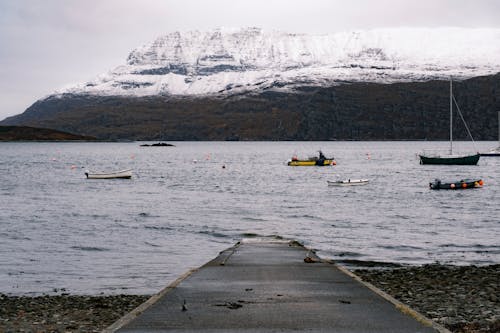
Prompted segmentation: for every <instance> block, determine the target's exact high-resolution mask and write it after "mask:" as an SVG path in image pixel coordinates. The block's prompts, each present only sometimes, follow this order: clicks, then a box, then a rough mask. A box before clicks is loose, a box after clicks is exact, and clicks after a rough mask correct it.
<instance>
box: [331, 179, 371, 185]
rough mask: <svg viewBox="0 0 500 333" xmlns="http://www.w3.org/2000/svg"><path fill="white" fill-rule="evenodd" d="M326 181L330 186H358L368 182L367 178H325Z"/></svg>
mask: <svg viewBox="0 0 500 333" xmlns="http://www.w3.org/2000/svg"><path fill="white" fill-rule="evenodd" d="M327 182H328V185H330V186H359V185H366V184H368V179H347V180H337V181H331V180H327Z"/></svg>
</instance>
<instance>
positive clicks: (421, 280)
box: [0, 265, 500, 333]
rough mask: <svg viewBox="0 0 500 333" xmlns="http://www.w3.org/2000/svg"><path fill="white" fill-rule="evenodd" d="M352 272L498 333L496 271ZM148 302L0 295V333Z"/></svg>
mask: <svg viewBox="0 0 500 333" xmlns="http://www.w3.org/2000/svg"><path fill="white" fill-rule="evenodd" d="M354 272H355V273H356V274H357V275H359V276H360V277H362V278H363V280H365V281H368V282H370V283H372V284H373V285H375V286H377V287H378V288H380V289H382V290H384V291H385V292H387V293H388V294H389V295H391V296H393V297H395V298H396V299H398V300H399V301H401V302H403V303H405V304H407V305H409V306H410V307H411V308H413V309H415V310H417V311H419V312H420V313H422V314H423V315H425V316H427V317H429V318H432V319H434V320H435V321H437V322H439V323H440V324H442V325H444V326H445V327H447V328H448V329H450V330H451V331H452V332H457V333H465V332H481V333H483V332H488V333H493V332H500V296H499V295H500V287H499V284H500V265H492V266H486V267H475V266H467V267H457V266H443V265H425V266H422V267H400V268H383V269H370V270H367V269H364V270H359V269H358V270H355V271H354ZM148 298H149V296H148V295H113V296H76V295H67V294H63V295H55V296H38V297H16V296H7V295H2V294H0V332H6V333H8V332H82V333H83V332H100V331H101V330H102V329H104V328H105V327H107V326H109V325H110V324H111V323H113V322H114V321H115V320H117V319H118V318H120V317H121V316H123V315H124V314H125V313H127V312H129V311H130V310H132V309H133V308H135V307H137V306H138V305H139V304H141V303H143V302H144V301H146V300H147V299H148Z"/></svg>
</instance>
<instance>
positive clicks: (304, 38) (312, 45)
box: [58, 28, 500, 96]
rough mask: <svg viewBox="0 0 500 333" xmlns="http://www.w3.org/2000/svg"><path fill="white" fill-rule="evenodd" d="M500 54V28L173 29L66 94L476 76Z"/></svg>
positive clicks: (199, 91) (499, 65) (494, 67)
mask: <svg viewBox="0 0 500 333" xmlns="http://www.w3.org/2000/svg"><path fill="white" fill-rule="evenodd" d="M498 54H500V29H465V28H437V29H424V28H399V29H376V30H366V31H354V32H342V33H336V34H325V35H307V34H295V33H286V32H280V31H272V32H265V31H263V30H261V29H259V28H246V29H216V30H213V31H208V32H199V31H190V32H185V33H180V32H173V33H170V34H167V35H164V36H161V37H159V38H157V39H156V40H155V41H154V42H152V43H151V44H148V45H144V46H141V47H139V48H137V49H135V50H133V51H132V52H131V53H130V54H129V56H128V59H127V63H126V64H125V65H122V66H119V67H117V68H115V69H114V70H112V71H110V72H109V73H107V74H105V75H101V76H99V77H98V78H96V79H95V80H93V81H92V82H88V83H85V84H80V85H77V86H75V87H72V88H69V89H64V90H62V91H59V92H58V93H59V94H62V93H76V94H97V95H137V96H144V95H157V94H171V95H205V94H219V93H234V92H241V91H254V90H255V91H260V90H262V89H280V90H286V89H293V87H295V86H300V85H320V86H321V85H334V84H338V83H339V82H344V81H357V82H359V81H366V82H381V83H389V82H398V81H423V80H429V79H436V78H445V77H449V76H450V75H452V76H454V77H458V78H468V77H473V76H479V75H487V74H494V73H497V72H500V61H498V60H497V56H498Z"/></svg>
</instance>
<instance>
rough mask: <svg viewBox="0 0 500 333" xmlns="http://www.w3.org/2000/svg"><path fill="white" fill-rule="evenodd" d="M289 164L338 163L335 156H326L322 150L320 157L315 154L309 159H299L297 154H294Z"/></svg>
mask: <svg viewBox="0 0 500 333" xmlns="http://www.w3.org/2000/svg"><path fill="white" fill-rule="evenodd" d="M287 164H288V165H289V166H327V165H336V164H337V163H336V162H335V159H334V158H333V157H325V155H323V153H322V152H321V150H320V151H319V157H316V156H314V157H309V158H308V159H299V158H298V157H297V156H293V157H292V159H291V160H289V161H288V163H287Z"/></svg>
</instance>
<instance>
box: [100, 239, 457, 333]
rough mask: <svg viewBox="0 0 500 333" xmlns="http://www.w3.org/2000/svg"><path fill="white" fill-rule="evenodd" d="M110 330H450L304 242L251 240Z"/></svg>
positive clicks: (187, 277)
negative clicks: (336, 263)
mask: <svg viewBox="0 0 500 333" xmlns="http://www.w3.org/2000/svg"><path fill="white" fill-rule="evenodd" d="M104 332H120V333H122V332H123V333H125V332H449V331H447V330H446V329H444V328H443V327H441V326H439V325H437V324H435V323H434V322H432V321H430V320H429V319H427V318H425V317H423V316H422V315H420V314H418V313H416V312H415V311H413V310H411V309H409V308H408V307H406V306H404V305H403V304H401V303H399V302H398V301H396V300H394V299H393V298H391V297H390V296H388V295H386V294H384V293H383V292H381V291H380V290H378V289H376V288H375V287H373V286H371V285H369V284H367V283H364V282H362V281H360V279H359V278H357V277H356V276H355V275H353V274H352V273H350V272H348V271H347V270H345V269H343V268H341V267H338V266H337V265H335V264H332V263H330V262H328V261H325V260H321V259H320V258H318V257H317V256H316V255H315V254H314V253H313V251H311V250H308V249H307V248H305V247H303V246H302V245H300V244H299V243H297V242H294V241H285V240H279V239H277V240H274V239H273V240H262V239H258V240H255V239H254V240H248V241H242V242H240V243H237V244H236V245H235V246H234V247H231V248H229V249H227V250H225V251H223V252H221V253H220V255H219V256H218V257H217V258H215V259H214V260H212V261H210V262H208V263H207V264H205V265H204V266H202V267H200V268H198V269H196V270H193V271H190V272H188V273H186V274H185V275H184V276H182V277H180V278H179V279H178V280H177V281H175V282H174V283H173V284H171V285H170V286H168V287H167V288H165V289H164V290H163V291H161V292H160V293H159V294H157V295H155V296H153V297H152V298H151V299H149V300H148V301H147V302H145V303H144V304H142V305H141V306H139V307H138V308H137V309H135V310H134V311H132V312H131V313H129V314H127V315H126V316H125V317H123V318H121V319H120V320H118V321H117V322H115V323H114V324H113V325H111V326H110V327H108V328H107V329H106V330H105V331H104Z"/></svg>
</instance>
